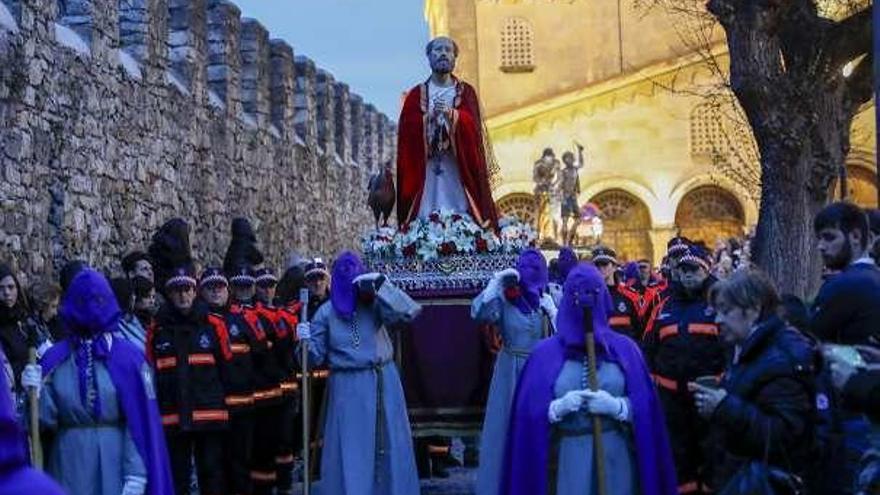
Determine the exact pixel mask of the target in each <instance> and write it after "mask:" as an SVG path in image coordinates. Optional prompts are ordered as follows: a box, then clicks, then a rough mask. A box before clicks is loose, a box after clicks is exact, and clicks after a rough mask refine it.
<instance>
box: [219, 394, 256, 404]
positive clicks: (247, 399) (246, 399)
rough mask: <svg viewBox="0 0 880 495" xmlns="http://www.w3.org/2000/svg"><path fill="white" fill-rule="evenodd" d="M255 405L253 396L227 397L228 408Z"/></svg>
mask: <svg viewBox="0 0 880 495" xmlns="http://www.w3.org/2000/svg"><path fill="white" fill-rule="evenodd" d="M253 403H254V396H253V395H229V396H227V397H226V405H227V406H246V405H248V404H253Z"/></svg>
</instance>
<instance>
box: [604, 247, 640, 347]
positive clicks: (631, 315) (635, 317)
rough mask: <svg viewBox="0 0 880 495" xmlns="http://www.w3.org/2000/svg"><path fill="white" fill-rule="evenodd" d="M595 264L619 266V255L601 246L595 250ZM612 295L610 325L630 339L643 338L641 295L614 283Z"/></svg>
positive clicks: (611, 288) (610, 288)
mask: <svg viewBox="0 0 880 495" xmlns="http://www.w3.org/2000/svg"><path fill="white" fill-rule="evenodd" d="M593 263H594V264H596V265H597V266H599V267H600V268H601V267H602V266H606V267H607V266H608V264H609V263H610V264H612V265H615V266H617V264H618V263H617V253H615V252H614V250H613V249H611V248H609V247H605V246H599V247H596V248H595V249H593ZM608 292H609V293H611V299H612V304H611V314H610V315H609V318H608V324H609V325H610V326H611V328H612V329H614V330H615V331H617V332H620V333H622V334H624V335H626V336H628V337H630V338H633V339H639V338H641V336H642V321H641V318H639V310H638V306H639V299H640V297H639V295H638V294H637V293H636V292H635V291H632V290H630V289H629V288H628V287H627V286H626V285H624V284H623V283H618V282H617V281H615V282H614V284H613V285H609V286H608Z"/></svg>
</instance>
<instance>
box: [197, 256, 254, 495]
mask: <svg viewBox="0 0 880 495" xmlns="http://www.w3.org/2000/svg"><path fill="white" fill-rule="evenodd" d="M199 298H200V300H201V302H202V303H203V304H205V305H206V306H207V308H208V310H209V311H210V312H211V313H212V314H213V315H216V316H217V317H219V318H221V319H222V320H223V322H224V324H225V325H226V329H227V331H228V334H229V349H230V351H231V353H232V359H230V361H229V363H228V364H227V369H228V370H229V373H228V374H227V377H226V406H227V407H228V408H229V435H228V437H227V441H226V449H225V458H224V462H225V464H224V465H225V466H226V468H227V481H228V488H229V491H230V493H253V483H252V480H251V462H252V457H253V447H254V443H253V437H254V418H255V407H254V393H255V392H256V390H257V388H258V385H259V386H260V388H263V385H262V382H263V381H264V379H263V378H262V377H261V376H259V373H258V366H259V365H260V364H261V363H263V362H264V361H265V360H266V359H267V356H268V355H269V354H270V353H271V351H270V350H269V347H268V341H267V340H266V335H265V333H264V332H262V331H260V330H259V329H258V328H256V327H254V326H252V325H251V324H250V323H249V322H248V321H247V319H246V318H245V316H244V313H243V311H242V309H241V306H239V305H235V304H232V303H231V301H230V296H229V281H228V280H227V279H226V276H225V275H224V273H223V271H222V270H221V269H220V268H219V267H208V268H206V269H205V270H204V271H203V272H202V274H201V276H200V277H199Z"/></svg>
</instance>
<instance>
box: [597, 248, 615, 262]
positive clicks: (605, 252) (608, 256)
mask: <svg viewBox="0 0 880 495" xmlns="http://www.w3.org/2000/svg"><path fill="white" fill-rule="evenodd" d="M603 261H605V262H608V263H612V264H614V265H616V264H617V253H615V252H614V250H613V249H611V248H610V247H607V246H599V247H597V248H595V249H593V263H601V262H603Z"/></svg>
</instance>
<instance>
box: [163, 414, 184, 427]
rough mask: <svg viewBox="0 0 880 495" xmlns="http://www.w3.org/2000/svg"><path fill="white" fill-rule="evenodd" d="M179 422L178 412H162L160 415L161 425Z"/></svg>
mask: <svg viewBox="0 0 880 495" xmlns="http://www.w3.org/2000/svg"><path fill="white" fill-rule="evenodd" d="M178 423H180V415H179V414H163V415H162V426H171V425H176V424H178Z"/></svg>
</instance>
